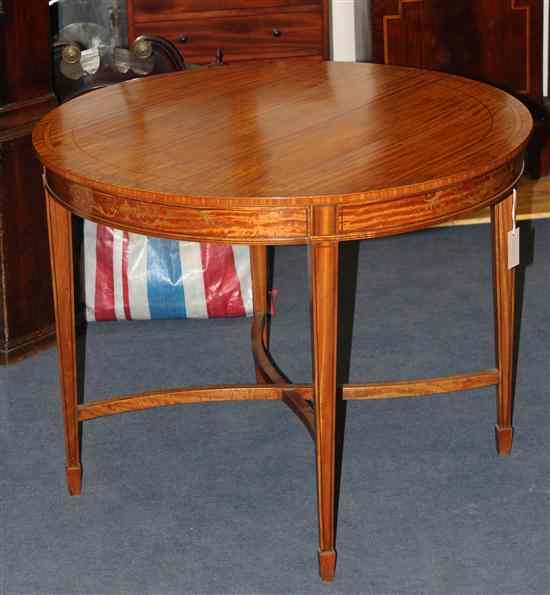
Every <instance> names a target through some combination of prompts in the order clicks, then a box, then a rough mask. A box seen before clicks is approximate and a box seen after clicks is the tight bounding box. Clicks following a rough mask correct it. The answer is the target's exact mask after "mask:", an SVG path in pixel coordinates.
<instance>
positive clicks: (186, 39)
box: [180, 35, 189, 43]
mask: <svg viewBox="0 0 550 595" xmlns="http://www.w3.org/2000/svg"><path fill="white" fill-rule="evenodd" d="M188 41H189V37H187V35H180V43H187V42H188Z"/></svg>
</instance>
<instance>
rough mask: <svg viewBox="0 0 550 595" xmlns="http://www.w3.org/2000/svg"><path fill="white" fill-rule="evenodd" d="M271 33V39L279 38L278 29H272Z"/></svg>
mask: <svg viewBox="0 0 550 595" xmlns="http://www.w3.org/2000/svg"><path fill="white" fill-rule="evenodd" d="M271 33H273V37H281V32H280V31H279V29H273V30H272V31H271Z"/></svg>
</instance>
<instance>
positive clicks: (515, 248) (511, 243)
mask: <svg viewBox="0 0 550 595" xmlns="http://www.w3.org/2000/svg"><path fill="white" fill-rule="evenodd" d="M518 264H519V227H515V228H514V229H512V230H511V231H509V232H508V268H509V269H513V268H514V267H517V266H518Z"/></svg>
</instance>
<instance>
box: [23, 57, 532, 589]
mask: <svg viewBox="0 0 550 595" xmlns="http://www.w3.org/2000/svg"><path fill="white" fill-rule="evenodd" d="M531 127H532V122H531V117H530V115H529V112H528V111H527V109H525V108H524V107H523V105H522V104H521V103H519V102H518V101H517V100H515V99H514V98H512V97H510V96H509V95H507V94H505V93H503V92H501V91H499V90H496V89H494V88H491V87H489V86H486V85H483V84H480V83H476V82H472V81H469V80H465V79H462V78H457V77H453V76H449V75H445V74H441V73H436V72H427V71H420V70H412V69H406V68H397V67H389V66H380V65H373V64H345V63H340V64H338V63H328V62H324V63H313V62H310V61H290V62H284V63H283V62H279V63H278V62H273V63H263V64H262V63H260V64H250V65H244V66H231V67H227V68H224V69H209V70H201V71H191V72H189V71H188V72H183V73H177V74H174V75H167V76H159V77H152V78H148V79H142V80H136V81H131V82H129V83H124V84H121V85H117V86H114V87H110V88H108V89H104V90H101V91H97V92H95V93H92V94H89V95H86V96H84V97H80V98H78V99H76V100H74V101H72V102H70V103H68V104H65V105H63V106H62V107H60V108H58V109H55V110H54V111H52V112H51V113H49V114H48V115H47V116H46V117H45V118H44V119H43V120H42V121H41V122H40V123H39V124H38V126H37V127H36V129H35V131H34V144H35V147H36V150H37V152H38V154H39V156H40V159H41V160H42V163H43V164H44V169H45V174H44V183H45V188H46V201H47V206H48V217H49V230H50V247H51V262H52V269H53V273H54V294H55V308H56V320H57V336H58V338H59V340H58V346H59V358H60V370H61V392H62V401H63V412H64V420H65V433H66V447H67V478H68V485H69V491H70V493H71V494H79V493H80V489H81V465H80V452H79V424H80V422H82V421H84V420H87V419H92V418H96V417H101V416H105V415H113V414H117V413H123V412H126V411H133V410H136V409H147V408H149V407H158V406H163V405H173V404H177V403H191V402H204V401H223V400H230V399H238V400H254V399H281V400H283V401H284V402H285V403H286V404H287V405H289V407H290V408H291V409H292V410H293V411H294V412H295V413H296V414H297V415H298V416H299V417H300V419H301V420H302V421H303V423H304V424H305V426H306V427H307V429H308V430H309V432H310V433H311V435H312V436H313V438H314V441H315V446H316V460H317V492H318V508H319V565H320V574H321V577H322V578H323V579H325V580H331V579H332V578H333V576H334V572H335V565H336V552H335V440H336V426H335V409H336V400H337V379H336V378H337V376H336V368H337V354H336V344H337V333H338V329H337V326H338V323H337V311H338V270H339V269H338V267H339V243H340V242H342V241H344V240H359V239H366V238H376V237H378V236H385V235H393V234H400V233H404V232H408V231H411V230H415V229H420V228H425V227H429V226H431V225H434V224H436V223H440V222H442V221H445V220H446V219H451V218H454V217H457V216H458V215H461V214H463V213H465V212H467V211H471V210H475V209H479V208H481V207H485V206H491V209H492V211H491V212H492V238H493V239H492V243H493V263H494V297H495V317H496V325H495V328H496V333H495V334H496V365H495V368H494V369H489V370H482V371H478V372H474V373H471V374H464V375H455V376H449V377H444V378H431V379H426V380H416V381H410V382H402V381H401V382H385V383H376V384H363V385H343V386H340V387H338V388H339V394H342V395H343V398H344V399H378V398H385V397H391V398H394V397H400V396H406V397H411V396H417V395H426V394H435V393H444V392H452V391H459V390H460V391H461V390H465V389H472V388H480V387H485V386H490V385H495V386H496V391H497V425H496V437H497V449H498V452H499V453H500V454H506V453H508V452H509V451H510V448H511V444H512V420H511V407H512V345H513V326H514V325H513V317H514V303H513V296H514V271H513V269H509V268H508V261H507V251H508V247H507V236H508V232H509V231H510V230H511V229H512V225H513V204H512V190H513V188H514V186H515V185H516V183H517V181H518V179H519V177H520V176H521V173H522V170H523V151H524V148H525V145H526V142H527V140H528V137H529V135H530V132H531ZM72 214H75V215H78V216H80V217H85V218H87V219H90V220H92V221H95V222H97V223H104V224H108V225H111V226H113V227H116V228H120V229H123V230H127V231H130V232H139V233H143V234H149V235H153V236H159V237H163V238H176V239H182V240H195V241H210V242H230V243H239V244H248V245H250V246H252V250H251V255H252V271H253V298H254V311H255V317H254V319H253V324H252V350H253V354H254V360H255V365H256V376H257V380H258V383H257V384H255V385H239V386H200V387H190V388H178V389H174V390H159V391H158V392H154V393H145V394H139V395H124V396H122V397H117V398H113V399H112V400H102V401H91V402H86V403H82V404H79V403H78V402H77V373H76V364H75V361H76V359H75V313H74V309H75V304H74V287H73V256H72V255H73V247H72V232H71V215H72ZM277 244H307V245H308V246H309V261H310V286H311V326H312V337H313V341H312V346H313V354H312V357H313V382H312V384H311V385H295V384H290V382H289V381H288V380H287V379H286V378H285V377H284V376H283V375H282V374H281V373H279V372H278V370H277V368H276V366H275V365H274V364H273V362H272V361H271V359H270V356H269V353H268V342H269V332H268V325H267V324H266V317H267V310H268V307H267V273H266V268H267V257H266V246H268V245H277ZM450 266H452V265H450Z"/></svg>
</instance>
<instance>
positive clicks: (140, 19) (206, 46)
mask: <svg viewBox="0 0 550 595" xmlns="http://www.w3.org/2000/svg"><path fill="white" fill-rule="evenodd" d="M139 35H156V36H159V37H165V38H166V39H168V40H170V41H171V42H173V43H174V44H175V45H176V46H177V47H178V49H179V50H180V51H181V53H182V55H183V57H184V58H185V60H186V61H187V62H190V63H195V64H208V63H211V62H214V61H215V60H216V58H217V57H218V58H219V57H220V56H223V60H224V62H226V63H227V64H231V63H232V62H240V61H243V60H262V59H275V58H277V59H278V58H291V57H298V56H301V57H306V56H312V57H318V58H325V59H326V58H328V56H329V45H328V38H329V31H328V4H327V0H200V1H199V0H128V39H129V40H130V42H131V41H132V40H133V39H135V38H136V37H137V36H139Z"/></svg>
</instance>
